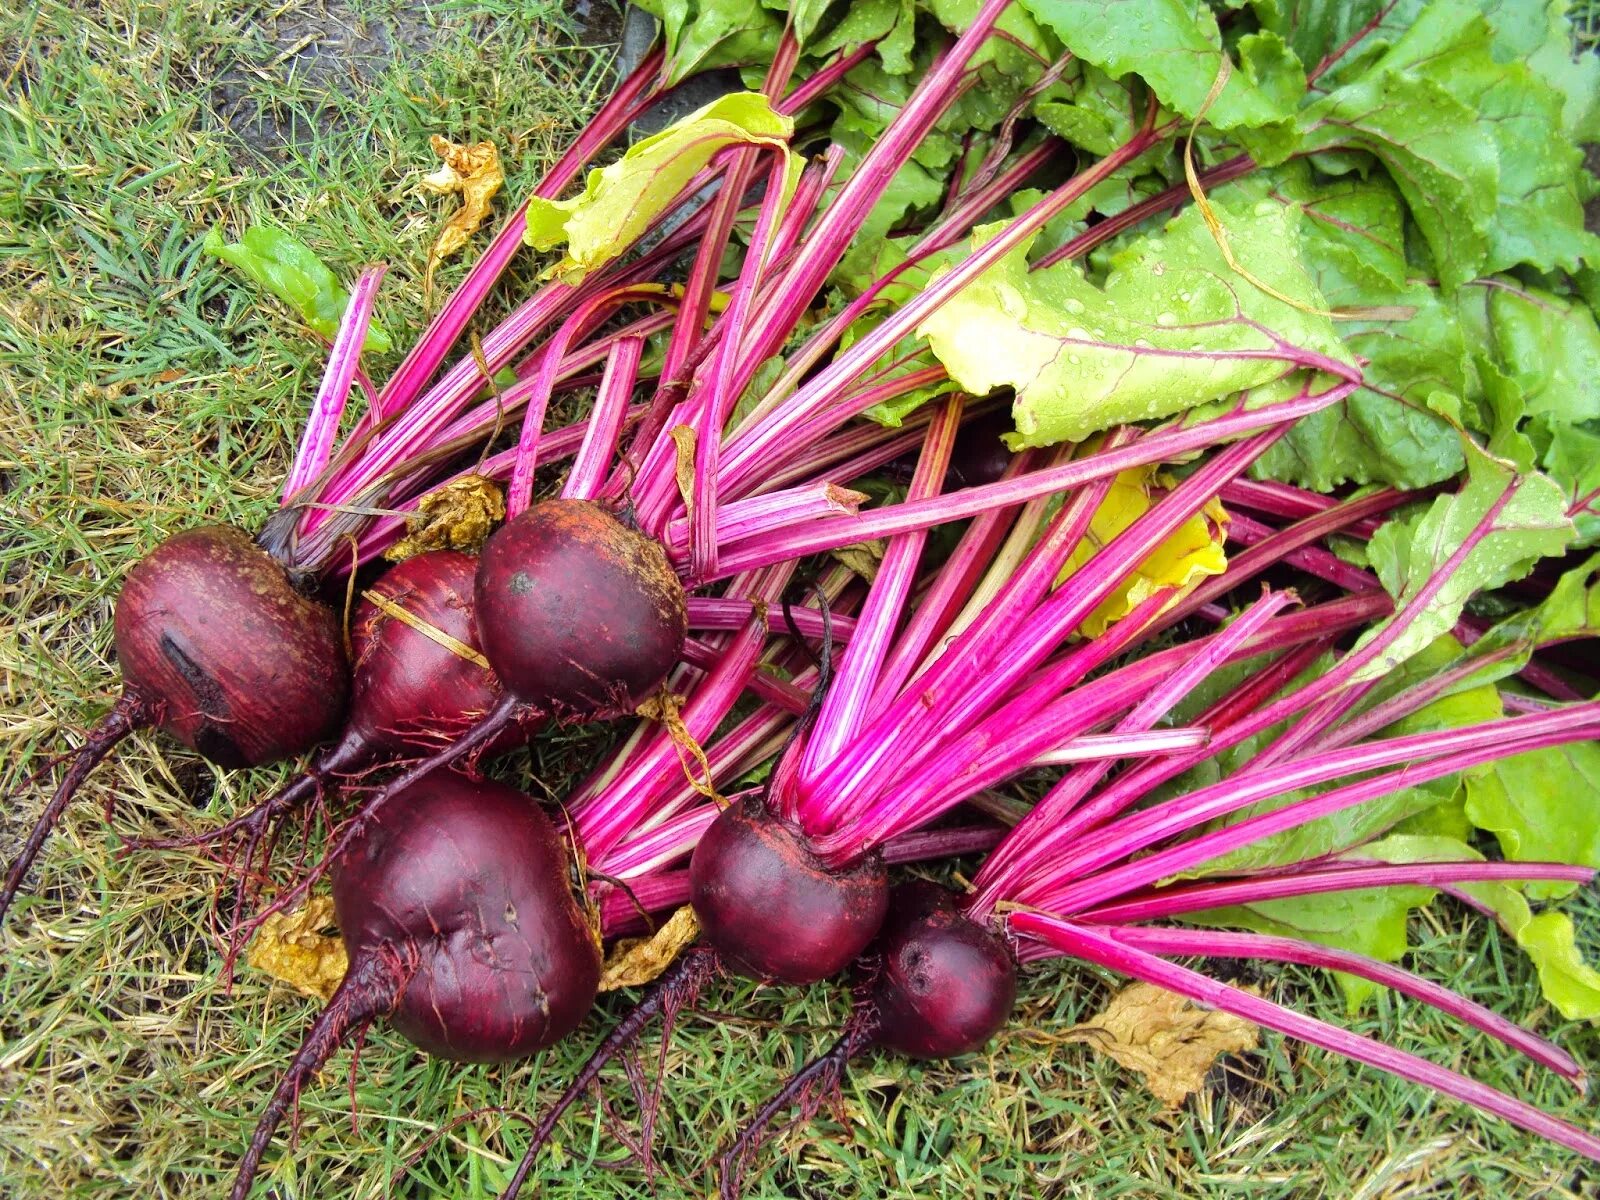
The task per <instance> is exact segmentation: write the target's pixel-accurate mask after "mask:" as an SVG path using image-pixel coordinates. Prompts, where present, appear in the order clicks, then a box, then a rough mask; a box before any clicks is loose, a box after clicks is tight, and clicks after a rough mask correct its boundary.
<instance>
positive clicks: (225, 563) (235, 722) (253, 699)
mask: <svg viewBox="0 0 1600 1200" xmlns="http://www.w3.org/2000/svg"><path fill="white" fill-rule="evenodd" d="M115 629H116V644H117V660H118V662H119V663H120V664H121V666H122V683H123V689H124V691H125V692H126V693H127V694H128V695H129V696H131V697H133V698H134V699H135V700H136V701H137V702H138V703H139V704H141V705H142V706H143V707H144V709H145V711H146V712H147V713H148V715H149V721H150V723H151V724H153V725H155V726H157V727H158V728H160V729H163V730H165V731H166V732H167V733H170V734H171V735H172V736H173V737H175V738H177V739H178V740H179V741H181V742H182V743H183V744H184V745H186V746H191V747H193V748H194V749H195V750H197V751H199V752H200V753H201V754H203V755H205V757H206V758H208V759H210V760H211V761H212V762H214V763H216V764H217V765H218V766H222V767H250V766H259V765H260V764H262V763H269V762H276V761H278V760H279V759H284V758H292V757H294V756H295V755H297V754H301V753H304V752H305V751H306V750H308V749H310V748H311V747H312V746H314V745H316V744H317V743H318V742H320V741H322V740H323V739H324V738H326V737H328V736H330V735H331V734H332V733H333V732H334V731H335V730H337V729H338V727H339V722H340V720H341V718H342V717H343V716H344V708H345V694H346V690H347V688H348V686H349V672H348V668H347V667H346V664H345V658H344V649H343V646H342V644H341V639H340V637H339V622H338V619H337V618H336V617H335V616H334V614H333V611H332V610H331V609H329V608H328V607H327V606H326V605H323V604H319V603H317V602H316V601H315V600H311V599H308V598H307V597H305V596H303V595H301V594H300V593H299V592H298V591H296V590H295V588H294V586H293V585H292V584H291V583H290V582H289V576H288V575H287V574H286V573H285V571H284V569H283V568H282V567H281V566H280V565H279V564H278V562H277V561H276V560H275V559H273V558H272V557H271V556H270V555H269V554H267V552H266V551H264V550H262V549H261V548H260V547H259V546H257V545H256V544H255V542H254V541H253V540H252V539H251V537H250V535H249V534H247V533H245V532H243V531H242V530H239V529H234V528H232V527H231V526H226V525H207V526H201V527H200V528H198V529H189V530H185V531H184V532H182V533H177V534H174V535H173V536H172V537H170V538H168V539H167V540H166V541H165V542H164V543H162V545H161V546H159V547H158V548H157V549H156V550H155V551H153V552H152V553H151V554H149V555H147V556H146V557H145V558H144V559H142V560H141V561H140V562H139V564H138V565H137V566H135V567H134V568H133V570H132V571H130V572H129V573H128V578H127V580H126V581H125V582H124V583H123V585H122V595H121V596H120V597H119V598H118V600H117V609H116V618H115Z"/></svg>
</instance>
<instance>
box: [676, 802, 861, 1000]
mask: <svg viewBox="0 0 1600 1200" xmlns="http://www.w3.org/2000/svg"><path fill="white" fill-rule="evenodd" d="M689 889H690V892H689V895H690V902H691V903H692V904H693V905H694V911H695V916H696V917H698V918H699V921H700V928H701V929H702V930H703V931H704V934H705V938H706V940H707V941H708V942H710V943H711V945H712V946H713V947H715V949H716V951H717V953H718V954H719V955H720V956H721V957H722V960H723V962H724V964H725V965H727V966H728V967H729V968H731V969H733V970H735V971H738V972H739V973H741V974H744V975H748V976H750V977H752V978H755V979H763V980H770V981H773V982H778V983H791V984H806V983H815V982H816V981H817V980H819V979H826V978H827V977H828V976H830V975H833V974H835V973H837V972H839V971H841V970H843V969H844V968H845V967H846V966H848V965H849V964H850V962H851V961H852V960H854V959H855V958H856V956H857V955H859V954H860V953H861V951H862V950H864V949H865V948H866V946H867V943H868V942H870V941H871V940H872V937H873V935H874V934H876V933H877V932H878V927H879V926H880V925H881V924H882V923H883V917H884V913H885V911H886V910H887V908H888V901H889V889H888V876H887V872H886V869H885V867H884V864H883V859H882V858H881V857H880V856H879V855H877V854H869V855H867V856H866V857H864V858H862V859H861V860H860V861H858V862H857V863H855V864H854V865H852V866H849V867H845V868H843V869H834V868H830V867H828V866H827V865H825V864H824V863H823V862H822V860H821V859H820V858H819V857H818V856H817V855H816V853H815V852H814V851H813V850H812V848H811V845H810V842H809V841H808V839H807V838H806V836H805V834H804V833H802V832H801V831H800V830H799V829H797V828H795V827H794V826H792V825H790V824H788V823H787V822H784V821H782V820H780V819H779V818H778V817H776V816H775V815H773V814H772V813H770V812H769V811H768V810H767V808H766V806H765V805H764V804H762V803H760V802H755V801H746V802H744V803H743V804H741V805H737V806H734V807H731V808H729V809H727V810H726V811H724V812H723V813H722V815H721V816H719V817H718V818H717V819H716V821H715V822H713V823H712V825H711V827H710V828H709V829H707V830H706V832H705V834H704V835H703V836H702V837H701V839H700V843H699V845H697V846H696V847H695V851H694V857H693V858H691V859H690V861H689Z"/></svg>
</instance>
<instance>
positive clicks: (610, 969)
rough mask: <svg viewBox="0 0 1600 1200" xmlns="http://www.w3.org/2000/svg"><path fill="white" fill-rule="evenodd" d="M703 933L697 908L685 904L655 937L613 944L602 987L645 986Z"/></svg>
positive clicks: (603, 975)
mask: <svg viewBox="0 0 1600 1200" xmlns="http://www.w3.org/2000/svg"><path fill="white" fill-rule="evenodd" d="M699 936H700V922H699V921H697V920H696V919H695V915H694V909H692V908H690V907H689V906H688V905H687V904H685V905H684V906H683V907H682V908H680V909H679V910H678V911H677V912H675V913H673V914H672V916H670V917H668V918H667V923H666V924H665V925H663V926H662V927H661V928H660V929H658V930H656V932H655V935H654V936H653V937H647V938H623V939H622V940H621V941H619V942H618V943H617V944H616V945H615V946H613V947H611V953H610V954H609V955H608V956H607V958H606V961H605V965H604V966H603V967H601V968H600V990H601V991H602V992H609V991H614V990H615V989H617V988H625V987H642V986H643V985H644V984H647V983H649V982H651V981H652V980H653V979H655V978H656V977H657V976H658V975H660V974H661V972H663V971H665V970H666V969H667V968H668V967H670V966H671V965H672V961H673V960H674V959H675V958H677V957H678V955H679V954H680V953H681V952H682V951H683V948H684V947H685V946H688V945H690V944H691V943H693V942H694V940H695V939H696V938H698V937H699Z"/></svg>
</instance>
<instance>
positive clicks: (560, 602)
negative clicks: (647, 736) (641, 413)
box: [477, 500, 688, 715]
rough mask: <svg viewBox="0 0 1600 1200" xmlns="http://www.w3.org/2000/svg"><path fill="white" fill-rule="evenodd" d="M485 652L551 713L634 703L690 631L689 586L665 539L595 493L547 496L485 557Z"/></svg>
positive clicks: (524, 695) (480, 585)
mask: <svg viewBox="0 0 1600 1200" xmlns="http://www.w3.org/2000/svg"><path fill="white" fill-rule="evenodd" d="M477 611H478V623H479V629H480V633H481V636H482V638H483V652H484V654H485V656H486V657H487V658H488V659H489V662H490V663H491V664H493V666H494V669H495V673H496V674H497V675H499V677H500V679H501V680H502V682H504V683H505V685H506V687H507V688H509V689H510V690H511V691H513V692H515V693H516V694H517V696H518V698H519V699H521V700H522V701H524V702H525V703H527V704H529V705H532V706H533V707H535V708H538V709H541V710H543V711H545V712H548V713H553V714H565V713H578V714H583V715H589V714H592V713H597V712H626V711H631V710H632V709H633V708H634V707H636V706H637V705H638V703H639V701H641V700H643V699H644V698H645V697H646V696H648V695H649V694H650V693H651V692H652V691H654V690H655V689H656V688H657V687H658V686H660V684H661V681H662V680H664V679H665V678H666V677H667V672H668V671H670V670H671V669H672V667H673V665H674V664H675V663H676V662H677V661H678V655H679V653H680V652H681V650H682V648H683V639H684V637H685V636H686V635H687V632H688V605H687V601H686V598H685V596H684V591H683V585H682V584H681V583H680V582H679V580H678V577H677V575H676V574H675V573H674V572H673V570H672V567H671V565H670V564H669V563H668V561H667V556H666V552H665V551H663V550H662V548H661V545H660V543H658V542H656V541H655V540H654V539H652V538H649V537H646V536H645V535H643V534H641V533H638V532H636V531H635V530H632V529H629V528H628V527H627V526H625V525H623V524H622V522H620V521H618V520H617V519H616V518H615V517H613V516H612V515H611V514H610V513H608V512H607V511H606V510H605V509H603V508H601V507H600V506H599V505H598V504H594V503H591V502H589V501H587V500H547V501H545V502H544V503H542V504H536V505H534V506H533V507H532V508H530V509H528V510H527V511H526V512H524V513H522V514H521V515H520V516H518V517H517V518H516V519H515V520H513V521H510V522H508V523H507V524H506V525H505V526H504V527H502V528H501V529H500V530H498V531H497V532H496V533H495V535H494V536H493V537H491V538H490V539H489V541H488V542H487V543H486V544H485V545H484V548H483V559H482V561H481V562H480V563H479V566H478V579H477Z"/></svg>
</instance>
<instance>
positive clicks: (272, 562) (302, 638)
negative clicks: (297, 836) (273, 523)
mask: <svg viewBox="0 0 1600 1200" xmlns="http://www.w3.org/2000/svg"><path fill="white" fill-rule="evenodd" d="M113 626H114V632H115V638H116V648H117V659H118V661H119V663H120V664H121V667H122V685H123V695H122V698H121V699H120V700H119V701H118V703H117V704H116V706H115V707H114V708H113V709H112V711H111V713H110V714H109V715H108V716H107V717H106V718H105V720H103V721H102V722H101V723H100V725H99V726H97V727H96V728H95V730H94V731H93V732H91V734H90V736H89V738H88V740H87V742H86V744H85V745H84V747H83V749H82V750H80V751H79V752H78V754H77V756H76V757H75V759H74V761H73V763H72V765H71V766H70V767H69V768H68V770H67V772H66V773H65V775H64V776H63V778H62V781H61V784H60V786H59V787H58V788H57V790H56V792H55V794H54V796H53V797H52V798H51V801H50V803H49V805H48V806H47V807H46V809H45V812H44V815H43V816H42V817H41V818H40V821H39V823H38V825H36V826H35V828H34V830H33V832H32V833H31V834H30V836H29V838H28V840H27V842H26V843H25V844H24V847H23V850H22V852H21V853H20V854H19V855H18V856H17V858H16V859H15V860H14V861H13V862H12V864H11V867H10V868H9V870H8V871H7V874H6V882H5V887H4V891H3V892H0V921H3V920H4V917H5V912H6V910H7V909H8V908H9V907H10V903H11V900H12V898H13V896H14V895H15V894H16V891H17V889H18V887H20V885H21V883H22V879H23V877H24V876H25V875H26V874H27V872H28V869H29V867H30V866H31V865H32V863H33V860H34V858H35V857H36V856H37V854H38V852H39V849H40V848H41V847H42V846H43V844H44V840H45V837H46V836H47V835H48V833H49V831H50V829H51V828H52V827H53V826H54V825H55V823H56V822H57V821H58V820H59V819H60V816H61V814H62V813H63V812H64V811H65V810H66V808H67V805H68V803H69V802H70V801H71V798H72V795H73V793H74V792H75V791H76V790H77V788H78V786H79V785H80V784H81V783H82V782H83V780H84V779H85V778H86V777H87V776H88V774H89V772H90V770H92V769H93V767H94V765H95V764H96V763H98V762H99V761H100V759H102V758H104V757H105V756H106V754H107V753H109V751H110V750H111V748H112V747H113V746H114V745H115V744H116V742H117V741H119V740H121V739H122V738H124V737H126V736H127V735H128V734H129V733H131V732H132V731H133V730H135V729H138V728H144V727H150V726H154V727H156V728H158V729H161V730H162V731H164V732H166V733H168V734H171V735H172V736H173V737H174V738H176V739H177V740H179V741H180V742H182V743H183V744H184V745H186V746H189V747H191V748H193V749H194V750H196V751H198V752H199V753H200V754H202V755H204V756H205V757H206V758H208V759H210V760H211V761H212V762H214V763H216V764H217V765H218V766H222V767H228V768H234V767H248V766H258V765H260V764H263V763H269V762H276V761H278V760H280V759H284V758H291V757H293V756H295V755H297V754H301V753H303V752H305V751H306V750H308V749H310V748H311V747H312V746H314V745H315V744H316V743H317V742H319V741H321V740H323V739H324V738H326V737H327V736H328V735H329V734H331V733H332V732H333V731H334V730H335V729H336V728H337V727H338V723H339V719H340V717H341V716H342V715H343V713H344V705H345V696H346V692H347V689H348V684H349V671H348V668H347V666H346V663H345V658H344V650H343V646H342V644H341V639H340V636H339V624H338V621H337V619H336V618H335V617H334V615H333V612H332V611H331V610H330V609H328V608H327V607H326V606H325V605H322V604H319V603H317V602H316V601H315V600H311V599H309V598H307V597H306V596H303V595H302V594H301V593H300V592H299V591H298V590H297V589H296V588H295V586H294V584H293V582H292V581H291V580H290V578H289V575H288V573H287V572H286V571H285V569H284V568H283V566H282V565H281V564H279V563H278V561H277V560H276V559H274V558H272V556H271V555H269V554H267V552H266V551H264V550H262V549H261V548H260V547H259V546H257V545H256V543H255V542H254V541H253V540H251V538H250V536H249V535H248V534H246V533H244V532H243V531H242V530H239V529H234V528H232V527H231V526H223V525H211V526H202V527H200V528H197V529H190V530H186V531H184V532H182V533H177V534H174V535H173V536H172V537H171V538H169V539H168V540H167V541H166V542H164V543H163V544H162V545H161V546H159V547H157V548H156V549H155V550H154V551H153V552H151V553H150V554H149V555H148V556H146V557H145V558H144V559H143V560H142V561H141V562H139V564H138V565H137V566H135V567H134V568H133V570H132V571H130V572H129V573H128V577H127V579H126V580H125V581H124V583H123V585H122V593H121V595H120V596H119V597H118V599H117V606H116V614H115V618H114V622H113Z"/></svg>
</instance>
